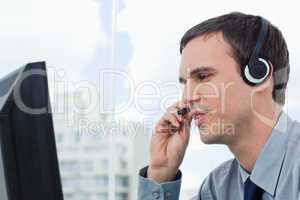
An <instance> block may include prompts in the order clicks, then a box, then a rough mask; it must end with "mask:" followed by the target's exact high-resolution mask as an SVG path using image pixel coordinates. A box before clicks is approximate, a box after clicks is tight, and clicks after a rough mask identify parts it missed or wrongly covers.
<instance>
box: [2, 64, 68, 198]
mask: <svg viewBox="0 0 300 200" xmlns="http://www.w3.org/2000/svg"><path fill="white" fill-rule="evenodd" d="M49 102H50V101H49V94H48V82H47V73H46V64H45V62H36V63H29V64H27V65H25V66H24V67H21V68H19V69H17V70H16V71H14V72H12V73H10V74H9V75H7V76H5V77H4V78H2V79H0V199H1V200H62V199H63V193H62V186H61V179H60V173H59V167H58V159H57V151H56V144H55V137H54V130H53V121H52V114H51V108H50V103H49Z"/></svg>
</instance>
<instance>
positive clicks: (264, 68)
mask: <svg viewBox="0 0 300 200" xmlns="http://www.w3.org/2000/svg"><path fill="white" fill-rule="evenodd" d="M260 20H261V28H260V32H259V35H258V39H257V42H256V45H255V47H254V49H253V51H252V54H251V57H250V59H249V62H248V64H247V65H246V66H245V68H244V70H243V73H242V77H243V79H244V81H245V82H246V83H247V84H248V85H250V86H255V85H259V84H260V83H262V82H264V81H265V79H266V78H267V77H268V75H269V73H270V65H269V63H268V62H267V61H266V60H265V59H263V58H260V57H259V52H260V50H261V47H262V45H263V42H264V41H265V37H266V35H267V31H268V23H267V21H266V20H265V19H264V18H262V17H260Z"/></svg>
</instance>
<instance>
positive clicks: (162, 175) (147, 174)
mask: <svg viewBox="0 0 300 200" xmlns="http://www.w3.org/2000/svg"><path fill="white" fill-rule="evenodd" d="M140 176H142V177H144V178H149V179H152V180H154V181H156V182H158V183H163V182H171V181H176V180H179V179H181V176H182V174H181V172H180V170H177V171H176V172H174V171H171V170H167V169H162V170H152V169H151V168H150V167H149V166H146V167H144V168H143V169H141V170H140Z"/></svg>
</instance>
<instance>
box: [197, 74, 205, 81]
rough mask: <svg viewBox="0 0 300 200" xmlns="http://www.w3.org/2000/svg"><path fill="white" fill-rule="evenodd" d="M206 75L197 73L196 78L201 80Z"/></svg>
mask: <svg viewBox="0 0 300 200" xmlns="http://www.w3.org/2000/svg"><path fill="white" fill-rule="evenodd" d="M206 77H208V75H207V74H198V75H197V78H198V79H199V80H203V79H205V78H206Z"/></svg>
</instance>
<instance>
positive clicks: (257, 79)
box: [244, 58, 270, 86]
mask: <svg viewBox="0 0 300 200" xmlns="http://www.w3.org/2000/svg"><path fill="white" fill-rule="evenodd" d="M269 73H270V65H269V63H268V62H267V61H266V60H265V59H263V58H258V59H257V60H256V61H255V62H254V63H253V64H252V65H251V66H248V65H246V67H245V69H244V75H245V79H246V81H247V83H248V84H249V85H251V86H253V85H257V84H260V83H262V82H264V80H265V79H266V78H267V77H268V75H269Z"/></svg>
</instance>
